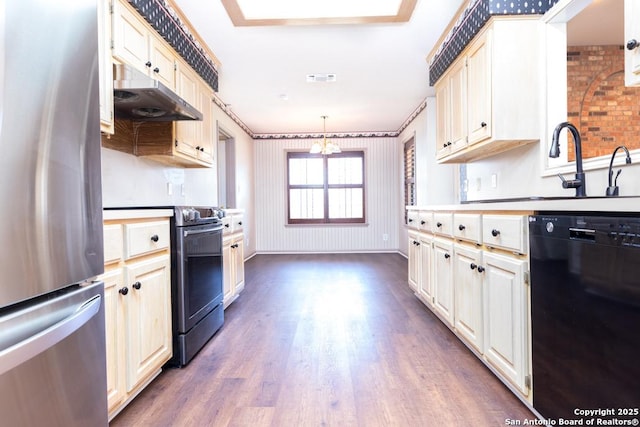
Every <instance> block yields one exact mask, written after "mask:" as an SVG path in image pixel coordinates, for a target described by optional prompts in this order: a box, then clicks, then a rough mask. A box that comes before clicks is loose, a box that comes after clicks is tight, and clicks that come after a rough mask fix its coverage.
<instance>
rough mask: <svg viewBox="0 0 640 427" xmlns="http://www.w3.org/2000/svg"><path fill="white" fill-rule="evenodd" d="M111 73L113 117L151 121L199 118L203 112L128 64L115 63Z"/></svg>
mask: <svg viewBox="0 0 640 427" xmlns="http://www.w3.org/2000/svg"><path fill="white" fill-rule="evenodd" d="M113 76H114V80H113V104H114V108H115V116H116V118H119V119H129V120H138V121H154V122H170V121H176V120H202V113H201V112H200V111H198V110H197V109H196V108H195V107H193V106H192V105H190V104H189V103H188V102H187V101H185V100H184V99H182V98H181V97H180V96H178V95H177V94H176V93H175V92H174V91H172V90H171V89H169V88H168V87H167V86H165V85H164V84H162V83H161V82H159V81H158V80H156V79H153V78H151V77H149V76H147V75H146V74H144V73H142V72H140V71H138V70H136V69H135V68H133V67H132V66H130V65H127V64H114V65H113Z"/></svg>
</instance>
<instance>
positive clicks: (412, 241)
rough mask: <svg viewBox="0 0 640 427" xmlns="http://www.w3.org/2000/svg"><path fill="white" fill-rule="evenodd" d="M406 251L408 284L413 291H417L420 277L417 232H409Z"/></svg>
mask: <svg viewBox="0 0 640 427" xmlns="http://www.w3.org/2000/svg"><path fill="white" fill-rule="evenodd" d="M407 253H408V254H409V271H408V276H409V286H410V287H411V289H413V290H414V291H418V280H419V277H420V242H419V241H418V233H412V232H409V246H408V248H407Z"/></svg>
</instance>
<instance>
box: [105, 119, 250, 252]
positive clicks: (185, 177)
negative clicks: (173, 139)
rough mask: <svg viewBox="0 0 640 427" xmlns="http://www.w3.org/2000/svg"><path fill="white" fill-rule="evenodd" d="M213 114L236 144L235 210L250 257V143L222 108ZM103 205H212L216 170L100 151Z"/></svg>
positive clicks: (214, 199) (246, 250) (110, 151)
mask: <svg viewBox="0 0 640 427" xmlns="http://www.w3.org/2000/svg"><path fill="white" fill-rule="evenodd" d="M215 115H216V119H217V120H218V121H219V122H220V124H222V125H223V126H224V128H225V130H227V131H229V132H230V133H232V134H233V135H232V136H233V137H234V138H235V141H236V163H237V165H236V186H237V188H236V200H237V206H236V207H237V208H241V209H244V210H245V220H244V224H245V226H244V227H243V228H244V232H245V256H250V255H252V254H253V253H255V241H256V239H255V215H254V209H253V199H254V182H255V179H254V176H253V171H254V168H253V164H254V158H253V140H252V139H251V138H250V137H249V136H248V135H247V134H246V133H245V132H244V131H243V130H242V129H241V128H240V126H238V125H237V124H236V123H235V122H234V121H233V120H232V119H231V118H230V117H229V116H227V115H226V114H224V113H223V112H222V111H221V110H219V109H216V111H215ZM216 161H217V156H216ZM167 186H170V187H171V189H172V195H169V194H168V190H167ZM102 203H103V206H104V207H154V206H179V205H194V206H217V205H218V177H217V169H216V167H213V168H180V167H170V166H166V165H163V164H161V163H157V162H154V161H151V160H148V159H145V158H143V157H136V156H133V155H130V154H125V153H122V152H119V151H115V150H110V149H107V148H103V149H102Z"/></svg>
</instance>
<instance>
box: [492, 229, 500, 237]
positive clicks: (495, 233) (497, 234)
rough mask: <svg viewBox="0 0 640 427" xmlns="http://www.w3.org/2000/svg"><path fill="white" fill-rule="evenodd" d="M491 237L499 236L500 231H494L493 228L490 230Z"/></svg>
mask: <svg viewBox="0 0 640 427" xmlns="http://www.w3.org/2000/svg"><path fill="white" fill-rule="evenodd" d="M491 235H492V236H493V237H498V236H499V235H500V230H496V229H495V228H494V229H493V230H491Z"/></svg>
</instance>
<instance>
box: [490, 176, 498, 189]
mask: <svg viewBox="0 0 640 427" xmlns="http://www.w3.org/2000/svg"><path fill="white" fill-rule="evenodd" d="M491 188H498V174H497V173H494V174H493V175H491Z"/></svg>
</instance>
